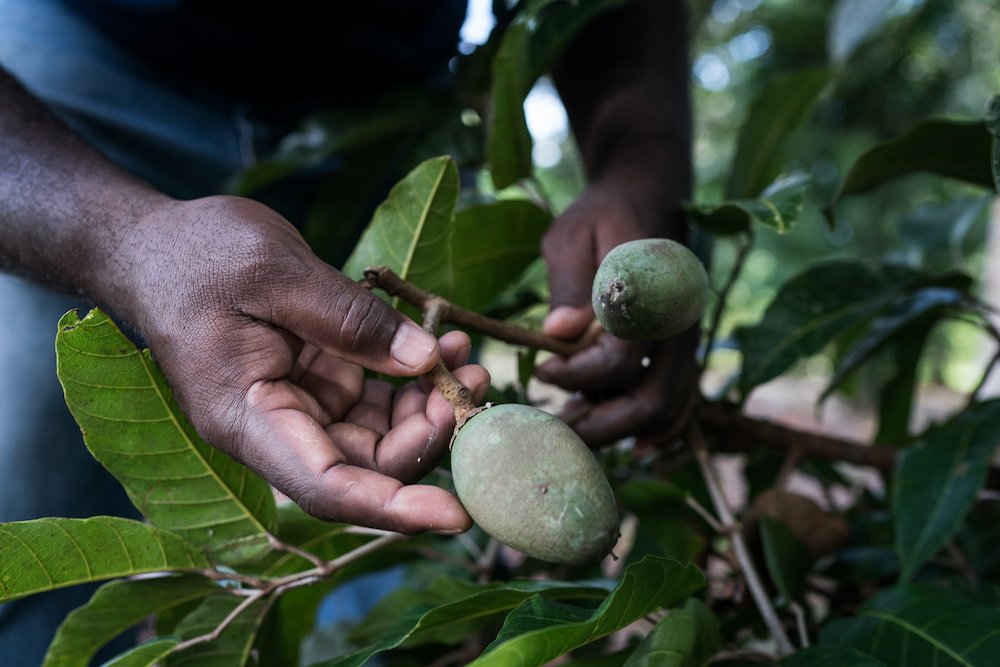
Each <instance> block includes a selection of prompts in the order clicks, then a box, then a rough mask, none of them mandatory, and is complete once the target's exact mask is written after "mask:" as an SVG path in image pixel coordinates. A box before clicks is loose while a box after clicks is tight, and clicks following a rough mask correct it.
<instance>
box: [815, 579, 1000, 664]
mask: <svg viewBox="0 0 1000 667" xmlns="http://www.w3.org/2000/svg"><path fill="white" fill-rule="evenodd" d="M820 642H821V643H822V644H829V645H833V646H840V647H845V648H846V647H852V648H855V649H857V650H859V651H861V652H862V653H865V654H867V655H870V656H872V657H874V658H876V659H878V660H881V661H882V662H884V663H885V664H886V665H906V667H923V666H924V665H926V666H927V667H931V666H932V665H933V666H934V667H951V666H958V665H961V666H964V667H982V666H983V665H992V664H996V656H997V654H998V653H1000V609H997V608H996V607H987V606H984V605H980V604H978V603H975V602H972V601H970V600H968V599H966V598H963V597H959V596H958V595H955V594H954V593H947V592H945V591H942V590H936V589H934V588H930V587H927V586H916V585H908V586H899V587H896V588H890V589H887V590H884V591H881V592H879V593H877V594H875V595H874V596H872V597H870V598H868V600H866V601H865V602H864V604H862V605H861V607H860V608H859V609H858V612H857V615H856V616H855V617H853V618H848V619H843V620H836V621H833V622H831V623H828V624H827V626H826V627H825V628H824V629H823V630H822V632H821V633H820ZM862 664H864V663H862ZM876 664H877V663H876Z"/></svg>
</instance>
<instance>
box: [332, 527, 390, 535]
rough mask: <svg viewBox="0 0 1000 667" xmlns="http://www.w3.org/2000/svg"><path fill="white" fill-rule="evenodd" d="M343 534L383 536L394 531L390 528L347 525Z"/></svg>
mask: <svg viewBox="0 0 1000 667" xmlns="http://www.w3.org/2000/svg"><path fill="white" fill-rule="evenodd" d="M342 532H343V533H344V534H345V535H368V536H370V537H384V536H386V535H395V534H396V533H394V532H392V531H391V530H382V529H381V528H368V527H367V526H347V527H346V528H344V530H343V531H342Z"/></svg>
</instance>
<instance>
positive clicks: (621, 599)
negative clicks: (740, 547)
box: [471, 556, 705, 667]
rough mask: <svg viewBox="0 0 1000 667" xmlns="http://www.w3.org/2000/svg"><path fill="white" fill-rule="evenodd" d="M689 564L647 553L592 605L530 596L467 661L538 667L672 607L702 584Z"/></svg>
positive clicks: (482, 663) (696, 570)
mask: <svg viewBox="0 0 1000 667" xmlns="http://www.w3.org/2000/svg"><path fill="white" fill-rule="evenodd" d="M704 583H705V579H704V576H703V575H702V574H701V572H699V571H698V569H697V568H696V567H695V566H694V565H690V564H688V565H681V564H680V563H678V562H677V561H672V560H667V559H664V558H657V557H655V556H647V557H646V558H644V559H643V560H641V561H639V562H638V563H635V564H633V565H630V566H629V567H628V568H626V570H625V573H624V574H623V575H622V579H621V581H620V582H619V584H618V587H617V588H615V590H614V591H612V592H611V594H610V595H609V596H608V597H607V599H606V600H605V601H604V602H602V603H601V606H599V607H598V608H597V609H594V610H592V609H589V608H584V607H578V606H575V605H569V604H564V603H559V602H554V601H552V600H548V599H546V598H544V597H541V596H533V597H530V598H528V599H527V600H525V601H524V602H522V603H521V604H520V605H519V606H518V607H517V608H516V609H515V610H514V611H512V612H511V613H510V614H509V615H508V616H507V620H506V621H504V624H503V627H502V628H501V629H500V634H499V635H498V636H497V638H496V640H494V641H493V643H492V644H490V645H489V646H488V647H487V648H486V651H485V652H484V653H483V655H482V656H480V657H479V659H478V660H476V661H474V662H473V663H471V664H473V665H479V666H486V665H503V666H504V667H507V666H510V667H517V666H522V665H525V666H527V665H541V664H545V663H546V662H548V661H549V660H552V659H554V658H556V657H558V656H560V655H562V654H564V653H567V652H569V651H572V650H574V649H577V648H579V647H581V646H584V645H586V644H589V643H591V642H593V641H596V640H597V639H600V638H601V637H605V636H607V635H609V634H611V633H613V632H616V631H618V630H621V629H622V628H624V627H625V626H626V625H628V624H629V623H632V622H633V621H635V620H636V619H639V618H642V617H643V616H645V615H646V614H649V613H650V612H652V611H654V610H656V609H660V608H663V607H672V606H674V605H676V604H678V603H679V602H680V601H682V600H684V599H686V598H688V597H689V596H690V595H691V594H692V593H693V592H694V591H696V590H698V589H699V588H701V587H702V586H704Z"/></svg>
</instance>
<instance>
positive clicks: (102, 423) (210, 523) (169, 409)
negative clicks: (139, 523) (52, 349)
mask: <svg viewBox="0 0 1000 667" xmlns="http://www.w3.org/2000/svg"><path fill="white" fill-rule="evenodd" d="M56 371H57V373H58V375H59V381H60V382H61V383H62V386H63V391H64V392H65V394H66V404H67V405H68V406H69V409H70V412H72V413H73V416H74V417H75V418H76V421H77V423H78V424H79V425H80V428H81V429H82V430H83V439H84V442H86V444H87V447H88V448H89V449H90V452H91V453H92V454H93V455H94V458H96V459H97V460H98V461H100V462H101V464H103V465H104V467H105V468H107V469H108V470H109V471H111V474H113V475H114V476H115V477H116V478H117V479H118V481H120V482H121V484H122V486H124V487H125V490H126V491H127V492H128V495H129V498H131V500H132V502H133V503H134V504H135V506H136V507H138V508H139V510H140V511H141V512H142V513H143V515H144V516H145V517H146V518H147V519H149V521H150V523H152V524H153V525H155V526H157V527H159V528H163V529H166V530H170V531H172V532H174V533H177V534H178V535H180V536H181V537H183V538H184V539H186V540H187V541H189V542H191V543H192V544H194V545H195V546H197V547H200V548H202V549H203V550H204V551H205V552H206V553H208V554H209V555H210V557H211V558H212V559H213V560H214V561H218V562H226V563H237V562H240V561H243V560H246V559H248V558H251V557H254V556H257V555H259V554H260V553H261V552H263V551H266V550H267V549H268V543H267V534H268V532H269V531H270V530H271V529H272V528H273V527H274V525H275V509H274V496H273V495H272V493H271V487H270V486H268V484H267V483H266V482H265V481H264V480H262V479H261V478H259V477H257V476H256V475H255V474H253V473H252V472H251V471H250V470H249V469H248V468H247V467H246V466H243V465H241V464H240V463H237V462H236V461H234V460H233V459H231V458H230V457H229V456H227V455H226V454H223V453H222V452H220V451H219V450H217V449H216V448H214V447H212V446H211V445H209V444H208V443H206V442H205V441H204V440H202V439H201V438H200V437H198V434H197V433H196V432H195V430H194V427H193V426H191V424H190V423H188V421H187V419H186V418H185V417H184V415H183V413H182V412H181V410H180V408H179V407H178V405H177V402H176V401H175V400H174V397H173V394H172V392H171V391H170V388H169V387H168V386H167V381H166V379H165V378H164V377H163V373H162V372H161V371H160V370H159V368H158V367H157V366H156V364H155V363H154V362H153V360H152V359H151V357H150V355H149V351H148V350H144V351H142V352H140V351H139V350H138V349H136V347H135V345H134V344H133V343H132V342H131V341H130V340H129V339H128V338H127V337H126V336H125V335H124V334H123V333H122V332H121V331H120V330H119V329H118V327H117V326H115V324H114V322H112V321H111V319H110V318H109V317H108V316H107V315H105V314H104V313H102V312H101V311H100V310H97V309H95V310H92V311H91V312H90V313H89V314H88V315H87V316H86V317H84V318H83V319H82V320H81V319H79V318H78V317H77V314H76V313H75V312H73V311H70V312H69V313H66V314H65V315H63V317H62V319H61V320H60V321H59V332H58V334H57V335H56Z"/></svg>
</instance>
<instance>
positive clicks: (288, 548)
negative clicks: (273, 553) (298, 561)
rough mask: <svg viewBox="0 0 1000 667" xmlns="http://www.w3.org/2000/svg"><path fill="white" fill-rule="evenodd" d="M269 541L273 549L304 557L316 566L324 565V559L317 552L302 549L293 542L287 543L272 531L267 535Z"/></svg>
mask: <svg viewBox="0 0 1000 667" xmlns="http://www.w3.org/2000/svg"><path fill="white" fill-rule="evenodd" d="M267 542H268V544H270V545H271V548H272V549H277V550H278V551H284V552H286V553H290V554H292V555H294V556H298V557H299V558H303V559H305V560H307V561H309V562H310V563H312V564H313V565H314V566H315V567H322V566H323V559H322V558H320V557H319V556H317V555H316V554H314V553H311V552H309V551H306V550H305V549H300V548H298V547H297V546H294V545H292V544H286V543H284V542H282V541H281V540H279V539H278V538H277V537H275V536H274V535H271V534H270V533H268V535H267Z"/></svg>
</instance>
